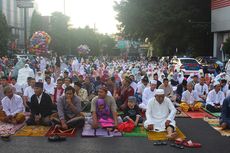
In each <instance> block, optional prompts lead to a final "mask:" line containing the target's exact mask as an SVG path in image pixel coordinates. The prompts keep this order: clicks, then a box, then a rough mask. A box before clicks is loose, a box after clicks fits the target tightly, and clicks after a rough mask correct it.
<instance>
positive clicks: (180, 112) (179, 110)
mask: <svg viewBox="0 0 230 153" xmlns="http://www.w3.org/2000/svg"><path fill="white" fill-rule="evenodd" d="M176 117H177V118H190V117H189V116H188V115H187V114H186V113H185V112H183V111H181V109H180V108H177V112H176Z"/></svg>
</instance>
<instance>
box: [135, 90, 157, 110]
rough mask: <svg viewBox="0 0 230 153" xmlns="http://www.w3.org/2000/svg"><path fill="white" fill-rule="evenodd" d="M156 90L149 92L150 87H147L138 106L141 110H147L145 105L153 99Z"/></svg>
mask: <svg viewBox="0 0 230 153" xmlns="http://www.w3.org/2000/svg"><path fill="white" fill-rule="evenodd" d="M155 92H156V89H155V90H154V91H151V89H150V87H147V88H145V89H144V91H143V95H142V103H141V104H140V105H139V107H140V108H141V109H147V105H148V102H149V100H150V99H152V98H154V96H155Z"/></svg>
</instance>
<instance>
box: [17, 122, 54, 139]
mask: <svg viewBox="0 0 230 153" xmlns="http://www.w3.org/2000/svg"><path fill="white" fill-rule="evenodd" d="M49 129H50V127H47V126H27V125H26V126H24V127H23V128H22V129H20V130H19V131H18V132H17V133H16V134H15V136H32V137H42V136H45V135H46V133H47V132H48V131H49Z"/></svg>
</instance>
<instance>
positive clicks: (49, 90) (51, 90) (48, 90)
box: [44, 82, 55, 95]
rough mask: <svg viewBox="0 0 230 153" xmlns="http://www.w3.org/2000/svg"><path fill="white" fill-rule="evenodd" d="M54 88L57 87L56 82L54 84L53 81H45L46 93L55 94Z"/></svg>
mask: <svg viewBox="0 0 230 153" xmlns="http://www.w3.org/2000/svg"><path fill="white" fill-rule="evenodd" d="M54 88H55V84H53V83H50V84H48V83H47V82H45V83H44V91H45V93H47V94H49V95H54Z"/></svg>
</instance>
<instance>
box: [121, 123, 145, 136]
mask: <svg viewBox="0 0 230 153" xmlns="http://www.w3.org/2000/svg"><path fill="white" fill-rule="evenodd" d="M123 136H124V137H147V131H146V130H145V128H144V127H143V126H138V127H135V128H134V130H133V131H132V132H124V133H123Z"/></svg>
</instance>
